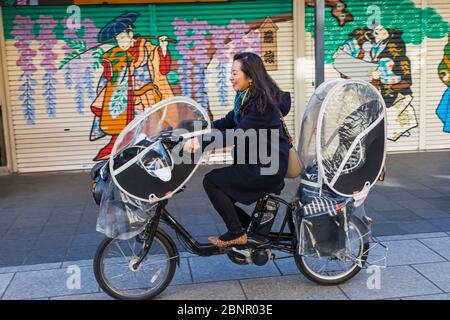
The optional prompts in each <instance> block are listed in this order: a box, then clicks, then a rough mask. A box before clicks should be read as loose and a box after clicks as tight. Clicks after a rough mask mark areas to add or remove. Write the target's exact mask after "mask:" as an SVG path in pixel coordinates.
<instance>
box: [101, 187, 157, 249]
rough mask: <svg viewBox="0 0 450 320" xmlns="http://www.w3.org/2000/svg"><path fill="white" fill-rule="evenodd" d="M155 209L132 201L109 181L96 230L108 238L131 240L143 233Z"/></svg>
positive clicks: (154, 206) (149, 205)
mask: <svg viewBox="0 0 450 320" xmlns="http://www.w3.org/2000/svg"><path fill="white" fill-rule="evenodd" d="M155 208H156V205H155V204H154V205H151V204H149V203H146V202H141V201H138V200H135V199H132V198H131V197H129V196H127V195H125V194H124V193H122V192H120V190H119V189H118V188H117V187H116V186H115V184H114V183H113V182H112V180H111V179H109V180H108V181H107V187H106V190H105V192H104V193H103V196H102V200H101V203H100V212H99V216H98V219H97V227H96V230H97V231H98V232H100V233H103V234H105V236H107V237H108V238H113V239H115V238H117V239H121V240H128V239H131V238H133V237H135V236H136V235H138V234H139V233H141V232H142V231H144V229H145V226H146V225H147V222H148V220H149V219H151V218H152V216H153V214H154V212H155Z"/></svg>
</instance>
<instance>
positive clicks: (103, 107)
mask: <svg viewBox="0 0 450 320" xmlns="http://www.w3.org/2000/svg"><path fill="white" fill-rule="evenodd" d="M170 63H171V58H170V53H169V52H168V51H167V53H166V55H164V54H163V52H162V49H161V48H160V47H159V46H155V45H153V44H151V43H150V42H149V41H146V40H145V39H143V38H138V39H137V41H136V42H135V44H134V46H133V47H131V48H130V49H128V50H127V51H123V50H122V49H121V48H120V47H119V46H116V47H113V48H111V49H110V50H108V51H107V52H105V53H104V55H103V61H102V65H103V75H102V77H101V78H100V81H99V85H98V88H97V98H96V99H95V101H94V102H93V103H92V105H91V110H92V112H93V113H94V115H95V118H94V123H93V125H92V130H91V141H94V140H97V139H100V138H102V137H104V136H106V135H109V136H112V140H111V142H110V143H109V144H108V145H107V146H106V147H105V148H103V149H102V150H100V152H99V154H98V155H97V157H96V158H95V159H94V161H98V160H103V159H107V158H108V156H109V154H110V153H111V150H112V147H113V146H114V142H115V138H117V136H118V135H119V134H120V132H121V131H122V130H123V129H124V128H125V127H126V126H127V125H128V124H129V123H130V122H131V121H132V120H133V119H134V117H135V115H136V114H138V113H139V112H142V111H143V110H145V109H146V108H149V107H151V106H153V105H154V104H155V103H157V102H159V101H161V100H162V99H164V98H167V97H170V96H173V92H172V89H171V88H170V85H169V83H168V81H167V77H166V75H167V73H168V72H169V71H170Z"/></svg>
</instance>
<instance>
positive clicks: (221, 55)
mask: <svg viewBox="0 0 450 320" xmlns="http://www.w3.org/2000/svg"><path fill="white" fill-rule="evenodd" d="M172 25H173V26H174V28H175V36H176V37H177V40H178V46H177V48H176V49H177V50H178V51H179V52H180V54H181V55H182V56H183V59H182V60H181V66H180V67H179V69H178V73H179V74H180V79H181V91H182V94H183V95H186V96H194V97H195V98H196V99H197V101H199V102H200V104H201V105H202V106H203V107H204V108H207V107H208V94H207V93H206V87H207V84H208V78H209V77H208V75H207V72H208V65H209V63H210V62H211V56H209V54H210V52H208V50H210V51H212V52H214V58H216V59H217V62H218V64H217V66H216V72H217V82H216V84H217V87H218V92H219V103H220V105H222V106H228V98H227V97H228V92H227V91H228V77H227V74H228V70H227V67H228V64H229V63H230V62H231V60H232V58H233V55H234V54H236V53H238V52H242V51H248V50H251V51H253V52H255V53H259V52H260V45H259V44H260V40H259V33H258V32H257V31H256V30H250V27H249V26H248V25H247V24H246V23H245V22H243V21H239V20H235V19H233V20H231V21H230V23H229V24H228V25H227V26H213V25H210V24H208V22H207V21H199V20H197V19H193V20H192V22H189V21H187V20H183V19H178V18H175V19H174V21H173V23H172ZM230 48H231V49H230Z"/></svg>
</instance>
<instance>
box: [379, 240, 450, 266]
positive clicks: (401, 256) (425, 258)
mask: <svg viewBox="0 0 450 320" xmlns="http://www.w3.org/2000/svg"><path fill="white" fill-rule="evenodd" d="M383 244H384V245H386V246H387V247H388V249H389V251H388V256H387V262H388V266H399V265H409V264H416V263H428V262H442V261H445V260H444V258H442V257H441V256H439V255H437V254H436V253H434V252H433V251H432V250H430V249H429V248H427V247H426V246H425V245H423V244H422V243H421V242H419V241H418V240H398V241H385V242H383Z"/></svg>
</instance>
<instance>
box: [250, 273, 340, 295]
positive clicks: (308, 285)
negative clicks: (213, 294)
mask: <svg viewBox="0 0 450 320" xmlns="http://www.w3.org/2000/svg"><path fill="white" fill-rule="evenodd" d="M241 283H242V287H243V288H244V292H245V294H246V296H247V297H248V299H249V300H347V297H346V296H345V295H344V294H343V293H342V291H341V290H340V289H339V288H338V287H337V286H329V287H324V286H319V285H317V284H315V283H313V282H311V281H309V280H307V279H306V278H305V277H303V276H301V275H296V276H282V277H273V278H260V279H251V280H241Z"/></svg>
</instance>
